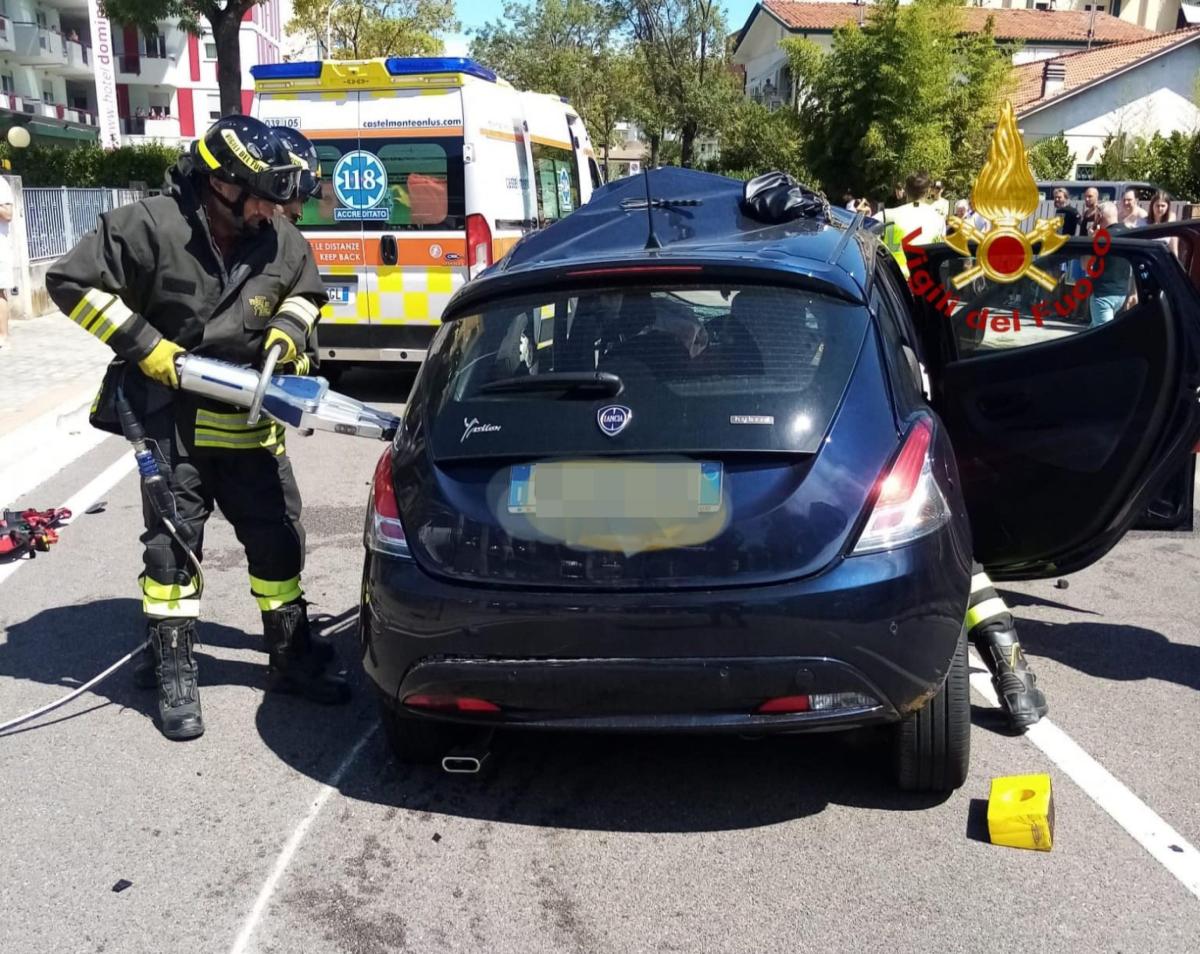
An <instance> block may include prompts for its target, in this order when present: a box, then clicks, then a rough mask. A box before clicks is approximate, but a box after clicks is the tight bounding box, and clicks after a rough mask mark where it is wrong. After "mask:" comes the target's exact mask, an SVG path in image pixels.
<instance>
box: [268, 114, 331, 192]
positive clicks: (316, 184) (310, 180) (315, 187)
mask: <svg viewBox="0 0 1200 954" xmlns="http://www.w3.org/2000/svg"><path fill="white" fill-rule="evenodd" d="M271 132H273V133H274V134H275V135H276V136H278V137H279V138H280V140H281V141H282V142H283V145H284V148H286V149H287V150H288V152H290V153H291V154H292V156H293V157H294V158H296V159H299V160H300V161H301V162H303V163H304V166H305V168H304V170H303V171H302V172H301V173H300V198H302V199H319V198H321V160H320V159H319V158H318V157H317V147H316V146H314V145H313V144H312V142H311V141H309V139H308V137H307V136H304V135H302V134H301V133H299V132H297V131H296V130H295V129H292V128H291V127H290V126H272V127H271Z"/></svg>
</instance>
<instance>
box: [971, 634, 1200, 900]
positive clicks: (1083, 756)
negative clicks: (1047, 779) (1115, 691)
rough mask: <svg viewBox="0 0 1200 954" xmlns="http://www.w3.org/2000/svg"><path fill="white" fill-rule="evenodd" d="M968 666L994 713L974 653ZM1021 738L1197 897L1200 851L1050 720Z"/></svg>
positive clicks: (994, 701)
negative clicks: (1033, 746) (1039, 750)
mask: <svg viewBox="0 0 1200 954" xmlns="http://www.w3.org/2000/svg"><path fill="white" fill-rule="evenodd" d="M971 665H972V668H978V669H982V670H984V671H983V672H972V673H971V687H972V688H973V689H974V690H975V691H976V692H978V693H979V694H980V695H981V696H983V698H984V699H986V700H987V702H988V705H990V706H992V707H993V708H996V709H998V708H999V707H1000V700H999V699H998V698H997V697H996V691H995V689H993V688H992V678H991V676H990V675H989V674H988V672H987V671H986V669H985V668H984V665H983V661H982V660H981V659H980V658H979V657H978V656H976V655H975V653H974V651H972V653H971ZM1025 738H1027V739H1028V740H1029V741H1030V742H1032V743H1033V744H1034V745H1036V746H1037V747H1038V748H1039V749H1041V750H1042V752H1043V753H1045V755H1046V757H1047V758H1049V759H1050V761H1051V762H1053V763H1054V764H1055V765H1057V766H1058V767H1059V768H1060V769H1062V770H1063V771H1064V772H1065V773H1066V774H1067V775H1068V776H1069V777H1070V778H1071V780H1072V781H1073V782H1074V783H1075V784H1076V785H1078V786H1079V787H1080V788H1081V789H1083V791H1084V793H1085V794H1086V795H1087V796H1088V797H1089V798H1090V799H1091V800H1092V801H1094V802H1095V803H1096V804H1097V805H1099V806H1100V807H1101V808H1102V809H1104V811H1106V812H1107V813H1108V814H1109V815H1110V816H1111V817H1112V819H1113V820H1114V821H1115V822H1116V823H1117V824H1118V825H1120V826H1121V827H1122V828H1124V829H1125V831H1127V832H1128V833H1129V835H1130V836H1131V837H1132V838H1133V840H1134V841H1136V842H1137V843H1138V844H1139V845H1141V846H1142V847H1143V848H1145V849H1146V851H1148V852H1150V855H1151V857H1153V858H1154V859H1155V860H1156V861H1158V862H1159V864H1161V865H1162V866H1163V867H1164V868H1166V869H1167V870H1168V871H1169V872H1171V874H1173V875H1174V876H1175V878H1176V879H1177V880H1178V881H1179V883H1180V884H1182V885H1183V886H1184V887H1185V888H1187V889H1188V891H1190V892H1191V893H1192V894H1193V895H1195V896H1196V897H1197V898H1200V852H1197V851H1196V849H1195V848H1193V847H1192V845H1191V844H1189V843H1188V841H1187V839H1186V838H1184V837H1183V836H1182V835H1180V834H1179V832H1177V831H1176V830H1175V829H1174V828H1172V827H1171V826H1170V825H1168V824H1167V823H1166V822H1165V821H1164V820H1163V819H1162V818H1160V817H1159V816H1158V814H1157V813H1156V812H1155V811H1154V810H1153V809H1152V808H1150V806H1149V805H1147V804H1146V803H1145V802H1143V801H1142V800H1141V799H1140V798H1138V797H1137V796H1136V795H1134V794H1133V792H1131V791H1130V790H1129V789H1128V788H1126V787H1125V785H1124V784H1123V783H1122V782H1121V781H1120V780H1119V779H1117V778H1116V777H1115V776H1114V775H1113V774H1112V773H1111V772H1109V771H1108V769H1106V768H1105V767H1104V766H1103V765H1101V764H1100V763H1099V762H1097V761H1096V760H1095V759H1094V758H1092V757H1091V756H1090V755H1088V754H1087V752H1085V751H1084V750H1083V749H1081V748H1080V747H1079V745H1078V744H1076V742H1075V741H1074V740H1073V739H1072V738H1071V737H1070V736H1069V735H1067V734H1066V733H1065V732H1064V731H1063V730H1062V729H1060V728H1059V727H1058V726H1057V725H1055V724H1054V723H1053V722H1051V721H1050V720H1049V719H1042V720H1041V721H1040V722H1039V723H1038V724H1037V725H1035V726H1032V727H1031V728H1030V729H1028V730H1027V731H1026V732H1025Z"/></svg>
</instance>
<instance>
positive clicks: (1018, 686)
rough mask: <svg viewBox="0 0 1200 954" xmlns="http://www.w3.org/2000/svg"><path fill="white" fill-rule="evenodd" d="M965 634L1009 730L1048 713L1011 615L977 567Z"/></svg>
mask: <svg viewBox="0 0 1200 954" xmlns="http://www.w3.org/2000/svg"><path fill="white" fill-rule="evenodd" d="M967 633H968V635H969V637H970V639H971V642H972V643H974V644H975V649H976V650H977V651H978V652H979V655H980V656H981V657H982V658H983V662H984V664H985V665H986V666H987V667H988V670H989V671H990V672H991V674H992V685H993V686H994V687H995V689H996V695H997V696H998V697H999V699H1000V704H1001V706H1002V707H1003V708H1004V714H1005V715H1006V716H1007V717H1008V723H1009V726H1010V727H1011V728H1012V729H1014V730H1016V731H1023V730H1025V729H1027V728H1029V727H1030V726H1031V725H1033V724H1034V723H1036V722H1037V721H1038V720H1039V719H1041V718H1042V716H1044V715H1046V713H1047V712H1049V711H1050V706H1049V705H1048V704H1047V702H1046V696H1045V693H1043V692H1042V690H1041V689H1039V688H1038V686H1037V677H1036V676H1035V675H1034V674H1033V670H1032V669H1030V668H1029V663H1028V662H1027V661H1026V659H1025V654H1024V653H1023V652H1022V651H1021V641H1020V639H1018V638H1017V631H1016V628H1015V626H1014V625H1013V618H1012V613H1010V612H1009V611H1008V606H1007V604H1005V602H1004V600H1003V599H1002V598H1001V597H1000V594H999V593H997V592H996V590H995V589H994V588H993V587H992V581H991V580H990V579H989V578H988V575H987V574H986V573H984V572H983V568H982V567H980V566H978V565H976V566H975V568H974V572H973V573H972V575H971V599H970V603H969V605H968V608H967Z"/></svg>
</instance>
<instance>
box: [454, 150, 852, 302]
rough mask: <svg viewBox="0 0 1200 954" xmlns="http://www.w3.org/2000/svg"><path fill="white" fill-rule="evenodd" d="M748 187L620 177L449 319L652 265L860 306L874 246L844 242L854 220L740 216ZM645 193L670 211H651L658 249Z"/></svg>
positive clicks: (493, 274) (690, 176) (496, 272)
mask: <svg viewBox="0 0 1200 954" xmlns="http://www.w3.org/2000/svg"><path fill="white" fill-rule="evenodd" d="M744 187H745V183H744V182H742V181H740V180H737V179H729V178H726V177H724V176H718V175H712V174H709V173H705V172H697V171H695V170H692V169H680V168H675V167H666V168H662V169H654V170H650V171H649V172H648V173H643V174H641V175H634V176H630V177H628V178H624V179H618V180H617V181H615V182H611V183H609V184H608V185H605V186H602V187H601V188H600V189H598V190H596V191H595V192H594V193H592V197H591V199H590V201H588V202H587V203H586V204H584V205H582V206H580V207H579V208H578V209H577V210H576V211H574V212H572V213H571V214H570V215H568V216H567V217H565V218H564V219H562V220H561V221H559V222H557V223H555V224H554V225H552V226H550V227H549V228H546V229H543V230H541V231H539V232H535V233H531V234H529V235H527V236H525V237H524V238H523V239H521V241H520V242H518V243H517V245H515V246H514V247H513V249H512V250H511V251H510V252H509V254H508V255H507V256H505V258H504V259H503V260H502V261H501V262H499V263H498V264H497V265H495V266H494V267H492V268H490V269H488V270H487V271H486V272H485V273H484V274H483V275H481V276H480V277H479V279H477V280H476V281H474V282H470V283H468V284H467V285H466V286H465V287H464V288H463V289H462V291H461V292H460V293H459V295H456V296H455V298H456V299H458V301H456V302H452V303H451V306H450V307H449V308H448V309H447V311H448V313H452V312H457V311H458V308H457V307H455V306H456V305H458V304H465V300H471V301H474V300H476V298H477V297H479V296H487V295H490V294H494V293H500V292H501V291H504V292H508V291H513V290H517V288H518V287H519V286H523V285H525V284H526V281H528V283H529V284H531V285H532V284H534V282H535V281H540V280H544V279H546V278H548V277H550V275H551V274H553V275H555V276H557V277H562V276H563V275H564V273H566V272H579V271H585V272H586V271H589V270H591V271H592V272H593V273H597V272H599V271H601V270H608V269H611V270H614V271H619V270H621V269H623V268H630V269H633V268H636V267H638V266H643V267H645V266H651V265H658V266H664V267H665V266H682V265H699V266H702V267H712V266H716V267H721V268H722V269H726V268H730V269H736V270H739V271H741V270H744V269H751V270H754V271H755V272H758V273H762V274H761V275H760V277H768V278H769V275H770V273H772V272H774V273H778V274H780V275H781V277H783V276H785V275H786V276H788V279H789V281H804V280H805V279H810V280H812V281H813V282H814V283H818V284H822V285H826V286H831V288H832V289H834V290H836V291H837V292H838V293H840V294H841V295H842V296H843V297H847V298H851V299H853V300H856V301H861V300H863V289H864V288H865V287H866V284H867V270H868V266H867V264H866V262H865V261H864V259H865V258H866V256H865V255H864V251H863V247H862V245H861V244H860V242H863V241H868V239H867V237H866V235H867V233H866V232H865V230H859V233H857V234H855V235H851V236H847V234H846V233H847V228H848V227H849V226H850V224H851V223H852V222H853V220H854V216H853V215H852V214H851V213H849V212H846V211H845V210H843V209H837V208H832V209H830V213H829V220H826V219H825V218H824V217H823V216H818V217H802V218H797V219H793V220H791V221H786V222H779V223H774V224H771V223H764V222H761V221H758V220H757V219H753V218H750V217H749V216H747V215H746V214H745V212H744V211H743V209H742V206H741V199H742V195H743V190H744ZM647 190H649V194H650V198H651V200H652V202H653V203H656V204H660V203H666V207H658V205H656V207H655V208H654V209H653V211H652V213H651V214H652V215H653V221H654V234H655V236H656V237H657V239H658V241H659V242H660V243H661V246H662V247H661V248H647V247H646V245H647V239H648V237H649V234H650V233H649V216H648V215H647V212H646V194H647ZM851 239H857V241H854V240H851ZM843 240H845V241H843ZM869 241H874V239H869Z"/></svg>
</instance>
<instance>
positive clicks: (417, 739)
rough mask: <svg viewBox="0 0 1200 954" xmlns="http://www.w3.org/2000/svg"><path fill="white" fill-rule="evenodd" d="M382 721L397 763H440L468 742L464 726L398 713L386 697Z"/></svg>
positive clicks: (381, 713)
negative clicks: (448, 754)
mask: <svg viewBox="0 0 1200 954" xmlns="http://www.w3.org/2000/svg"><path fill="white" fill-rule="evenodd" d="M379 719H380V721H381V722H382V723H383V731H384V733H385V734H386V735H387V740H388V745H389V746H390V747H391V750H392V755H394V756H395V757H396V761H397V762H404V763H407V764H418V765H429V764H434V765H436V764H440V763H441V761H442V758H443V757H444V756H445V755H446V753H447V752H449V751H450V750H451V749H453V748H455V747H456V746H459V745H461V744H462V743H463V742H464V741H465V740H466V731H465V729H464V727H463V726H458V725H448V724H447V723H444V722H435V721H433V720H432V719H423V718H421V717H420V716H414V715H409V714H408V713H406V712H398V711H397V710H396V708H395V707H394V706H393V705H392V704H391V703H390V702H388V701H386V700H385V699H383V698H380V700H379Z"/></svg>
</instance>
